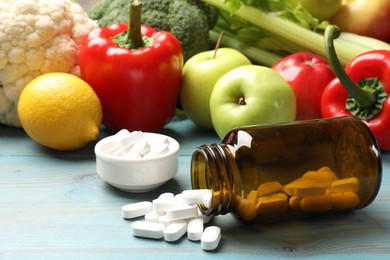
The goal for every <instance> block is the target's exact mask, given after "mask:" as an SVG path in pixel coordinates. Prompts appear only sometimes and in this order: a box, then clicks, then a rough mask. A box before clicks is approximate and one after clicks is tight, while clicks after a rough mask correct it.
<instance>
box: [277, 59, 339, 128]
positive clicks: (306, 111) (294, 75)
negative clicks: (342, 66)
mask: <svg viewBox="0 0 390 260" xmlns="http://www.w3.org/2000/svg"><path fill="white" fill-rule="evenodd" d="M272 69H274V70H275V71H277V72H278V73H279V74H280V75H281V76H282V77H283V78H284V79H285V80H286V81H287V82H288V84H289V85H290V86H291V88H292V89H293V91H294V93H295V96H296V99H297V115H296V120H305V119H315V118H321V105H320V103H321V96H322V92H323V90H324V88H325V87H326V86H327V85H328V83H329V82H330V81H331V80H332V79H334V77H335V75H334V73H333V70H332V68H331V67H330V65H329V63H328V61H327V60H326V59H324V58H322V57H320V56H318V55H315V54H312V53H307V52H298V53H294V54H291V55H288V56H286V57H285V58H283V59H281V60H280V61H278V62H277V63H275V64H274V65H273V66H272Z"/></svg>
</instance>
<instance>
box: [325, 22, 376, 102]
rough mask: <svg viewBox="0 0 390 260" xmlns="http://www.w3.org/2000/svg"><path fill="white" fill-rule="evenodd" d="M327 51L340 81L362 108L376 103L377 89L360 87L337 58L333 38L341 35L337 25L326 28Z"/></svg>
mask: <svg viewBox="0 0 390 260" xmlns="http://www.w3.org/2000/svg"><path fill="white" fill-rule="evenodd" d="M324 36H325V52H326V55H327V58H328V60H329V63H330V65H331V67H332V69H333V71H334V73H335V74H336V76H337V77H338V78H339V80H340V83H341V84H342V86H343V87H344V88H345V90H346V91H347V92H348V95H349V96H350V97H351V98H353V99H354V100H356V102H357V104H358V106H359V107H360V108H361V109H367V108H371V107H373V106H374V105H375V104H376V101H377V91H376V90H375V89H372V88H369V87H363V88H360V87H358V86H357V84H356V83H355V82H353V81H352V79H351V78H350V77H349V76H348V74H347V73H346V72H345V71H344V69H343V67H342V66H341V63H340V61H339V59H338V58H337V54H336V50H335V47H334V42H333V40H334V39H336V38H337V37H339V36H340V30H339V28H338V27H337V26H335V25H328V26H327V27H326V28H325V35H324Z"/></svg>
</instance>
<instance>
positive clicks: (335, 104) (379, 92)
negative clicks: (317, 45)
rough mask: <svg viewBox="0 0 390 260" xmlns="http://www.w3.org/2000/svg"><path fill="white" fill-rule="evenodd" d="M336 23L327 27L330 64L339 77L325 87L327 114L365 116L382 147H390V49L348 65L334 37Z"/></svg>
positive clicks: (322, 107)
mask: <svg viewBox="0 0 390 260" xmlns="http://www.w3.org/2000/svg"><path fill="white" fill-rule="evenodd" d="M339 32H340V31H339V30H338V28H337V27H335V26H328V27H327V28H326V30H325V41H326V45H327V46H328V47H327V48H326V50H327V54H328V57H329V61H330V64H331V65H332V67H333V70H334V71H335V73H336V75H337V77H338V78H335V79H334V80H332V81H331V82H330V83H329V85H328V86H327V87H326V88H325V90H324V93H323V95H322V100H321V111H322V115H323V117H338V116H355V117H358V118H360V119H362V120H363V121H364V122H365V123H366V124H367V125H368V127H369V128H370V129H371V131H372V133H373V134H374V136H375V137H376V139H377V141H378V144H379V147H380V148H381V149H383V150H389V149H390V99H389V98H388V93H389V92H390V51H387V50H374V51H370V52H366V53H363V54H361V55H359V56H357V57H356V58H355V59H353V60H352V61H351V62H350V63H349V64H347V66H346V68H345V70H343V68H342V67H341V65H340V62H339V61H338V59H337V56H336V53H335V49H334V46H333V38H335V37H337V35H336V34H337V33H339Z"/></svg>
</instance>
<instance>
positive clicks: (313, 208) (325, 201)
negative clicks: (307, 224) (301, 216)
mask: <svg viewBox="0 0 390 260" xmlns="http://www.w3.org/2000/svg"><path fill="white" fill-rule="evenodd" d="M300 206H301V208H302V210H304V211H310V212H321V211H327V210H330V209H331V208H332V206H333V204H332V200H331V199H330V197H329V196H328V195H319V196H307V197H304V198H302V200H301V203H300Z"/></svg>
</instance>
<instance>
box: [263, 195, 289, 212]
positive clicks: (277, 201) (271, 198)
mask: <svg viewBox="0 0 390 260" xmlns="http://www.w3.org/2000/svg"><path fill="white" fill-rule="evenodd" d="M256 207H257V212H258V214H259V215H260V216H267V215H275V214H281V213H284V212H286V211H287V210H288V202H287V195H286V194H284V193H275V194H271V195H268V196H263V197H259V199H258V200H257V204H256Z"/></svg>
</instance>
